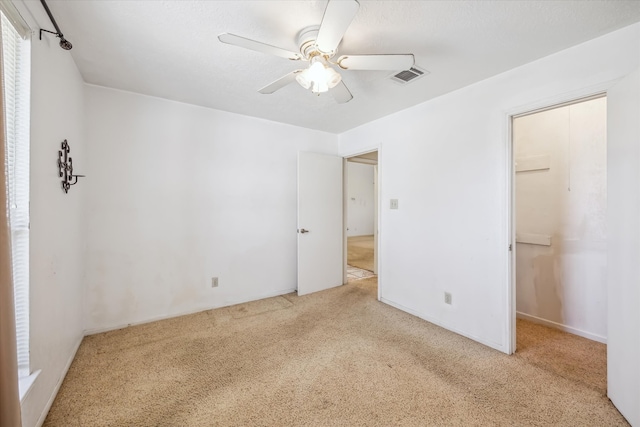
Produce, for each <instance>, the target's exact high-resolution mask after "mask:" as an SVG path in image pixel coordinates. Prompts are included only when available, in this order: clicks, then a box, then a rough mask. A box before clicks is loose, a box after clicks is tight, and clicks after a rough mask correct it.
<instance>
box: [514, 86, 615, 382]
mask: <svg viewBox="0 0 640 427" xmlns="http://www.w3.org/2000/svg"><path fill="white" fill-rule="evenodd" d="M606 120H607V100H606V97H604V95H600V96H595V97H590V98H588V99H581V100H577V101H574V102H571V103H567V104H562V105H558V106H554V107H550V108H547V109H544V110H538V111H534V112H531V113H525V114H521V115H518V116H514V117H512V134H511V136H512V142H511V144H512V147H511V148H512V167H513V175H512V188H513V194H512V196H513V208H512V209H513V211H512V219H513V229H514V230H513V231H514V233H515V239H514V242H515V243H514V245H513V246H514V247H513V251H514V254H513V262H512V266H513V268H514V270H515V271H514V274H513V276H512V277H513V278H514V280H513V282H514V283H513V285H514V286H515V289H514V290H515V310H514V313H513V315H514V319H513V320H514V331H515V334H516V336H515V340H514V344H515V347H516V348H514V350H517V352H518V354H519V355H520V356H521V357H525V358H531V359H534V360H535V363H538V364H540V366H545V367H547V365H548V368H549V369H550V370H552V371H553V370H557V371H558V373H559V374H561V375H564V376H569V377H570V376H571V373H572V372H574V370H575V369H574V368H570V367H575V366H580V367H581V371H580V374H579V377H580V378H581V380H584V381H586V380H587V379H588V380H589V381H591V382H592V384H591V385H592V386H593V387H594V388H595V389H599V390H602V392H603V393H605V392H606V389H607V361H606V353H607V349H606V345H605V344H606V341H607V338H606V337H607V144H606V143H607V138H606V135H607V133H606ZM585 355H588V356H585ZM565 368H566V369H565ZM585 373H586V375H585ZM583 377H584V378H583ZM585 378H587V379H585Z"/></svg>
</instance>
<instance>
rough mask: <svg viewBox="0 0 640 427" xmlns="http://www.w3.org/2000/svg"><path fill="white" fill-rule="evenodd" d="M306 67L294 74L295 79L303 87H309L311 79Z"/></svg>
mask: <svg viewBox="0 0 640 427" xmlns="http://www.w3.org/2000/svg"><path fill="white" fill-rule="evenodd" d="M308 71H309V70H308V69H307V70H304V71H303V72H301V73H299V74H298V75H297V76H296V81H297V82H298V83H299V84H300V86H302V87H303V88H305V89H309V88H310V87H311V80H310V79H309V73H308Z"/></svg>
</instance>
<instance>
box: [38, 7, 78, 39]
mask: <svg viewBox="0 0 640 427" xmlns="http://www.w3.org/2000/svg"><path fill="white" fill-rule="evenodd" d="M40 3H42V7H44V10H45V12H47V15H49V19H50V20H51V23H52V24H53V27H54V28H55V29H56V31H55V32H53V31H49V30H45V29H42V28H41V29H40V40H42V32H43V31H44V32H45V33H49V34H54V35H55V36H56V37H58V38H59V39H60V47H61V48H63V49H64V50H71V48H72V47H73V45H72V44H71V42H70V41H69V40H67V39H65V38H64V35H63V34H62V31H60V27H58V23H57V22H56V20H55V18H54V17H53V15H52V14H51V10H49V6H47V3H46V2H45V1H44V0H40Z"/></svg>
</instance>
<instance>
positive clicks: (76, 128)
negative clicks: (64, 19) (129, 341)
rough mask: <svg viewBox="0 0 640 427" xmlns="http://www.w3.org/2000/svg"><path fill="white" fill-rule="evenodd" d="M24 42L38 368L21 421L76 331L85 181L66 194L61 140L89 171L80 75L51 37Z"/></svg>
mask: <svg viewBox="0 0 640 427" xmlns="http://www.w3.org/2000/svg"><path fill="white" fill-rule="evenodd" d="M31 45H32V46H31V56H32V59H31V67H32V73H31V229H30V307H29V308H30V321H31V323H30V328H31V329H30V351H31V353H30V354H31V369H32V371H37V370H41V373H40V375H39V376H38V378H37V379H36V381H35V383H34V385H33V388H32V389H31V390H30V391H29V393H28V394H27V396H26V397H25V398H24V400H23V402H22V421H23V426H25V427H30V426H34V425H37V423H38V420H40V421H43V420H44V418H43V417H44V416H46V412H47V411H48V409H49V405H50V404H51V403H52V402H53V398H54V397H55V393H56V392H57V387H59V385H60V383H61V382H62V379H63V377H64V374H65V373H66V369H68V366H69V364H70V363H71V360H72V358H73V356H74V355H75V351H76V349H77V347H78V345H79V344H80V340H81V339H82V336H83V331H84V325H83V315H82V312H83V296H84V281H83V271H84V264H85V256H84V254H85V250H84V249H85V247H84V242H85V236H84V233H83V230H84V223H85V215H84V212H83V208H84V199H85V195H86V191H87V187H88V186H87V181H86V180H85V181H80V183H79V184H77V185H76V186H73V187H71V189H70V191H69V193H68V194H65V193H64V192H63V191H62V188H61V186H60V178H59V177H58V168H57V164H56V162H57V160H58V150H59V149H60V143H61V142H62V141H63V140H64V139H67V140H68V142H69V144H70V146H71V153H70V154H71V157H72V158H73V164H74V172H75V173H78V174H82V173H84V172H88V165H87V160H86V155H85V141H86V138H85V135H84V131H83V129H84V128H83V126H84V121H85V115H84V106H83V102H84V100H83V89H84V83H83V81H82V78H81V76H80V73H79V72H78V69H77V68H76V65H75V63H74V62H73V59H72V58H71V55H70V53H69V52H67V51H64V50H62V49H60V47H59V46H58V43H57V39H56V38H48V37H43V40H42V41H40V40H38V37H37V36H36V37H33V38H32V42H31Z"/></svg>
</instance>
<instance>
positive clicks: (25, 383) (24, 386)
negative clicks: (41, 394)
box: [18, 369, 41, 403]
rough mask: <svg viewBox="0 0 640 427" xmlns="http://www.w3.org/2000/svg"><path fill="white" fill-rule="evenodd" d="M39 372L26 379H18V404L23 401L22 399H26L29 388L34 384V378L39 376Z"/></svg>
mask: <svg viewBox="0 0 640 427" xmlns="http://www.w3.org/2000/svg"><path fill="white" fill-rule="evenodd" d="M40 372H41V370H40V369H38V370H37V371H35V372H34V373H32V374H31V375H28V376H26V377H20V378H19V379H18V389H19V390H20V403H22V401H24V398H25V397H27V394H29V391H30V390H31V387H32V386H33V384H34V383H35V382H36V378H38V375H40Z"/></svg>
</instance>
